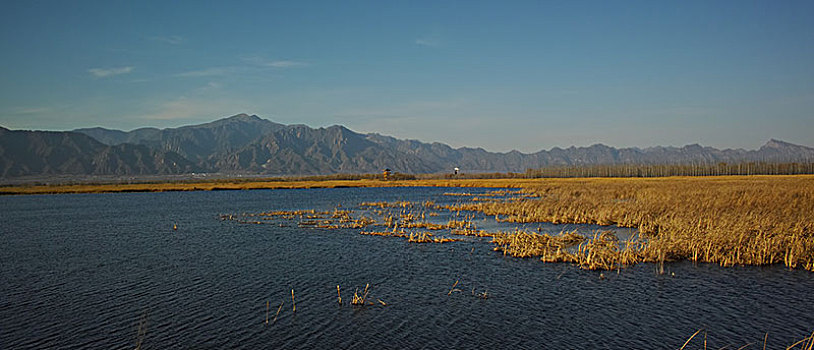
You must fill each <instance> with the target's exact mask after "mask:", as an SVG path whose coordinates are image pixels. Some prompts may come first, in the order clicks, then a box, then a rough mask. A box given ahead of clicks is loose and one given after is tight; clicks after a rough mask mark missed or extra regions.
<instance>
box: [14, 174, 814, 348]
mask: <svg viewBox="0 0 814 350" xmlns="http://www.w3.org/2000/svg"><path fill="white" fill-rule="evenodd" d="M486 191H487V189H477V190H473V189H453V188H384V189H308V190H255V191H223V192H167V193H119V194H75V195H36V196H4V197H0V248H2V249H0V349H28V348H36V349H41V348H95V349H96V348H102V349H123V348H130V349H132V348H134V347H135V346H136V344H137V343H138V341H139V339H141V340H142V346H141V348H142V349H169V348H181V349H184V348H195V349H201V348H204V349H206V348H211V349H223V348H251V349H254V348H258V347H260V348H287V349H290V348H359V349H368V348H374V349H378V348H398V349H407V348H509V347H519V348H533V349H538V348H569V349H572V348H580V349H587V348H592V349H593V348H617V349H633V348H636V349H644V348H678V347H680V346H681V345H682V344H683V343H684V341H685V340H686V339H687V338H689V337H690V336H691V335H692V334H693V333H694V332H695V331H696V330H698V329H699V328H704V329H706V331H707V342H708V347H709V348H716V349H717V348H720V347H723V346H727V345H729V346H730V347H731V348H732V347H734V348H738V347H740V346H742V345H746V344H747V343H753V342H754V343H755V344H757V345H753V346H752V348H761V347H762V341H763V337H764V335H765V334H766V332H768V344H769V345H768V347H767V348H769V349H771V348H784V347H785V346H787V345H790V344H792V343H794V342H795V341H797V340H799V339H802V338H804V337H806V336H808V335H809V334H810V333H811V331H812V330H814V312H813V310H814V296H813V295H814V294H813V293H812V291H814V274H812V273H810V272H805V271H800V270H797V271H790V270H788V269H785V268H783V267H781V266H771V267H735V268H721V267H719V266H717V265H708V264H699V265H695V264H692V263H688V262H684V263H674V264H667V265H666V266H665V269H666V273H665V274H657V273H656V272H655V266H654V265H652V264H639V265H636V266H633V267H629V268H626V269H622V270H621V272H620V273H618V274H617V272H615V271H613V272H604V273H603V274H604V278H600V275H599V274H600V272H596V271H584V270H580V269H579V268H578V267H576V266H572V265H568V264H544V263H542V262H540V261H539V260H538V259H518V258H511V257H505V256H503V255H502V254H501V253H498V252H494V251H492V245H491V244H489V243H488V240H487V239H477V238H467V239H466V240H465V241H462V242H452V243H444V244H416V243H409V242H407V241H406V240H403V239H397V238H389V237H376V236H365V235H360V234H358V233H359V231H360V230H359V229H337V230H323V229H314V228H300V227H298V226H297V225H296V223H294V224H293V225H284V224H282V223H275V224H268V225H252V224H240V223H237V222H235V221H229V220H226V221H223V220H221V219H220V215H222V214H241V213H259V212H263V211H269V210H293V209H311V208H314V209H318V210H332V209H333V208H335V207H336V206H337V205H342V207H343V208H345V209H358V208H359V204H360V203H361V202H365V201H397V200H406V201H416V202H423V201H426V200H433V201H435V202H436V203H438V204H444V203H455V202H457V201H460V200H462V198H461V197H459V196H445V195H443V194H444V193H445V192H472V193H475V192H481V193H482V192H486ZM444 215H448V213H446V214H442V216H439V217H437V218H436V219H437V220H439V221H441V222H445V221H446V220H447V219H448V217H445V216H444ZM479 220H480V218H478V219H477V220H475V222H476V223H480V222H482V225H481V226H482V227H488V226H490V225H491V226H492V227H494V226H496V225H498V224H495V223H493V222H490V221H488V220H486V221H479ZM492 221H493V220H492ZM173 224H177V225H178V230H177V231H173V229H172V226H173ZM500 225H503V226H504V227H515V225H513V224H500ZM281 226H283V227H281ZM527 226H528V227H530V228H535V229H536V228H537V227H540V228H541V229H542V230H543V232H553V233H556V232H559V231H560V230H562V229H568V230H570V229H573V228H578V229H579V230H580V232H585V233H588V232H591V231H592V230H595V229H597V228H599V227H597V226H576V225H563V226H558V225H551V224H539V225H538V224H534V225H527ZM618 231H619V233H620V234H624V233H625V232H624V230H622V229H619V230H618ZM628 233H629V232H628ZM456 280H458V281H459V284H458V285H457V286H456V288H457V289H460V291H455V292H453V293H452V294H451V295H447V294H448V292H449V291H450V289H451V287H452V285H453V283H455V281H456ZM368 283H369V284H370V294H369V295H370V298H369V299H370V300H372V301H374V302H375V303H376V304H375V305H369V306H366V307H354V306H351V305H348V301H349V300H350V299H351V295H352V292H353V290H354V289H356V288H359V289H363V288H364V286H365V285H366V284H368ZM337 285H340V286H341V288H342V298H343V302H344V305H342V306H340V305H339V304H338V303H337V292H336V286H337ZM292 288H293V289H294V293H295V302H296V312H293V311H292V303H291V289H292ZM484 292H486V293H487V295H488V298H485V299H484V298H480V297H478V295H480V294H481V293H484ZM377 299H379V300H382V301H383V302H385V303H386V304H387V305H386V306H382V305H381V304H379V303H378V301H377ZM267 302H268V303H269V308H268V309H269V311H267V307H266V305H267ZM281 302H283V307H282V309H281V311H280V313H279V315H278V317H277V320H276V322H272V321H270V322H269V324H266V323H265V320H266V315H267V312H268V314H269V315H270V316H269V318H270V319H271V320H273V317H274V314H275V312H276V311H277V308H278V306H279V305H280V303H281ZM140 323H144V324H145V325H146V327H141V330H142V332H143V333H144V334H143V336H141V337H140V336H138V333H139V328H140V327H139V324H140ZM145 331H146V332H145ZM702 336H703V333H702V334H701V335H699V336H698V337H696V338H695V339H694V340H693V342H692V343H691V345H692V347H693V348H701V347H702V346H703V343H702V341H703V339H702Z"/></svg>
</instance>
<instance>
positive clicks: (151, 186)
mask: <svg viewBox="0 0 814 350" xmlns="http://www.w3.org/2000/svg"><path fill="white" fill-rule="evenodd" d="M771 179H776V180H783V179H806V180H811V181H814V175H727V176H671V177H635V178H615V177H590V178H534V179H519V178H498V179H416V180H381V179H360V180H294V181H281V180H265V181H264V180H256V181H255V180H248V181H247V180H239V181H233V180H232V181H230V180H209V181H195V182H186V181H185V182H172V181H166V182H143V183H128V184H123V183H107V184H64V185H63V184H59V185H12V186H2V187H0V195H33V194H69V193H126V192H185V191H237V190H262V189H266V190H268V189H308V188H377V187H379V188H384V187H462V188H467V187H473V188H474V187H483V188H530V187H534V186H539V185H541V184H551V183H560V184H575V183H602V182H616V183H619V182H629V183H644V182H661V181H698V182H705V183H709V182H731V181H752V180H757V181H766V180H771Z"/></svg>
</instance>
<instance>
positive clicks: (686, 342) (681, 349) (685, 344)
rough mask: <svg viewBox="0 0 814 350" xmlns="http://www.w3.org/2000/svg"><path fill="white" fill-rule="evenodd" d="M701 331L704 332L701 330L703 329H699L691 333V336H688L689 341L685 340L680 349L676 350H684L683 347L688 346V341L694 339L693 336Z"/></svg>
mask: <svg viewBox="0 0 814 350" xmlns="http://www.w3.org/2000/svg"><path fill="white" fill-rule="evenodd" d="M703 330H704V329H703V328H701V329H699V330H697V331H695V333H693V334H692V335H691V336H690V338H689V339H687V341H685V342H684V345H682V346H681V348H679V349H678V350H684V348H685V347H687V344H689V343H690V340H692V338H695V336H696V335H698V333H700V332H701V331H703Z"/></svg>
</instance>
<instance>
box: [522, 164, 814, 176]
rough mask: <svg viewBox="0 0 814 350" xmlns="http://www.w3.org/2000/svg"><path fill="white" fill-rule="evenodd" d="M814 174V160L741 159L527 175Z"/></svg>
mask: <svg viewBox="0 0 814 350" xmlns="http://www.w3.org/2000/svg"><path fill="white" fill-rule="evenodd" d="M799 174H814V161H806V162H799V163H797V162H795V163H772V162H740V163H724V162H720V163H692V164H607V165H564V166H552V167H545V168H540V169H528V170H526V173H525V176H526V177H529V178H539V177H554V178H561V177H664V176H724V175H799Z"/></svg>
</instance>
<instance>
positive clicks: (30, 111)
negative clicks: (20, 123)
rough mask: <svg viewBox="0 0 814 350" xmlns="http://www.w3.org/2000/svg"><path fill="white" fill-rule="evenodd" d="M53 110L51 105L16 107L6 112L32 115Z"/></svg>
mask: <svg viewBox="0 0 814 350" xmlns="http://www.w3.org/2000/svg"><path fill="white" fill-rule="evenodd" d="M53 110H54V109H53V108H51V107H17V108H13V109H11V110H9V111H8V112H7V113H8V114H11V115H34V114H44V113H50V112H52V111H53Z"/></svg>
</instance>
